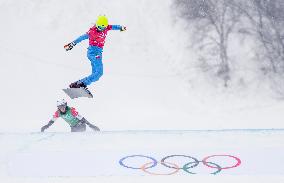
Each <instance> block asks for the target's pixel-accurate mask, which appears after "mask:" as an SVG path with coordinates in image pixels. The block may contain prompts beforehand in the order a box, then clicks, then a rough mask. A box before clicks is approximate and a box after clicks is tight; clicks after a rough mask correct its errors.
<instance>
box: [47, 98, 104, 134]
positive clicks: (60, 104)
mask: <svg viewBox="0 0 284 183" xmlns="http://www.w3.org/2000/svg"><path fill="white" fill-rule="evenodd" d="M59 117H61V118H63V119H64V120H65V121H66V122H67V123H68V124H69V125H70V127H71V132H84V131H86V125H88V126H89V127H90V128H92V129H93V130H95V131H100V129H99V128H98V127H97V126H95V125H93V124H91V123H90V122H88V121H87V120H86V119H85V118H84V117H82V116H81V115H80V114H79V113H78V112H77V111H76V109H75V108H74V107H69V106H68V105H67V102H66V101H65V100H64V99H63V100H60V101H57V111H56V112H55V114H54V115H53V118H52V119H51V120H50V121H49V122H48V124H47V125H44V126H43V127H42V128H41V132H44V130H46V129H47V128H49V127H50V126H51V125H52V124H53V123H54V122H55V121H56V120H57V119H58V118H59Z"/></svg>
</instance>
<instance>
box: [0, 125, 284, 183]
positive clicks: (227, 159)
mask: <svg viewBox="0 0 284 183" xmlns="http://www.w3.org/2000/svg"><path fill="white" fill-rule="evenodd" d="M283 139H284V130H223V131H222V130H220V131H214V130H213V131H205V130H204V131H116V132H114V131H106V132H98V133H91V132H90V133H72V134H71V133H44V134H42V133H10V134H7V133H2V134H0V146H1V147H6V148H3V149H2V150H1V153H0V172H1V174H0V177H1V178H0V180H1V179H2V180H8V181H18V180H25V179H26V180H28V181H30V182H37V181H38V180H41V181H42V180H43V181H48V180H49V181H52V180H53V179H55V180H56V182H62V181H63V182H64V181H66V182H68V180H72V181H75V180H80V181H83V182H91V181H99V182H104V181H106V182H124V181H125V180H135V182H136V181H137V182H142V181H145V180H147V181H149V182H154V181H156V178H155V177H159V179H160V180H162V181H165V182H169V181H171V180H172V177H175V179H176V180H183V181H187V180H188V181H191V180H195V179H196V180H198V181H201V180H207V181H211V182H212V181H213V182H215V181H217V180H218V182H225V181H228V179H229V180H230V181H233V182H234V181H239V180H242V179H243V180H249V179H253V178H261V177H264V178H265V179H263V180H259V181H260V182H261V181H264V180H267V179H268V178H269V179H272V180H275V182H281V181H283V174H284V169H283V168H282V165H283V163H284V158H283V153H284V147H283V144H284V142H283ZM7 144H9V146H7ZM79 144H80V145H79ZM167 156H169V157H168V158H167V159H165V162H166V165H168V166H177V167H179V168H181V167H183V166H184V165H185V164H186V163H190V164H189V165H188V169H186V170H187V171H188V172H187V171H185V170H183V169H180V170H177V169H174V168H169V167H165V166H163V165H162V164H161V163H160V161H161V160H162V159H163V158H165V157H167ZM188 156H190V157H188ZM206 157H208V158H207V159H206V160H204V161H206V162H207V163H208V164H207V166H206V165H204V164H203V163H202V162H200V163H199V164H196V162H195V159H197V161H201V160H203V159H205V158H206ZM194 158H195V159H194ZM153 159H154V160H156V161H157V165H156V166H154V164H153V163H154V160H153ZM143 165H144V168H145V169H143V168H141V167H143ZM218 165H219V166H220V169H218V168H216V167H217V166H218ZM152 166H153V167H152ZM219 170H220V171H219ZM212 173H215V174H212ZM79 178H82V179H79ZM87 178H89V180H88V179H87Z"/></svg>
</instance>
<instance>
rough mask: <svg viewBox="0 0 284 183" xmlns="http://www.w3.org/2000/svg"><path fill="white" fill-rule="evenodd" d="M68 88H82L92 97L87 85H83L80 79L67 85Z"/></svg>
mask: <svg viewBox="0 0 284 183" xmlns="http://www.w3.org/2000/svg"><path fill="white" fill-rule="evenodd" d="M69 87H70V88H84V89H85V90H86V91H87V92H88V94H89V95H91V96H92V97H93V94H92V93H91V92H90V91H89V89H88V88H87V86H86V85H85V83H83V82H81V81H76V82H74V83H71V84H70V85H69Z"/></svg>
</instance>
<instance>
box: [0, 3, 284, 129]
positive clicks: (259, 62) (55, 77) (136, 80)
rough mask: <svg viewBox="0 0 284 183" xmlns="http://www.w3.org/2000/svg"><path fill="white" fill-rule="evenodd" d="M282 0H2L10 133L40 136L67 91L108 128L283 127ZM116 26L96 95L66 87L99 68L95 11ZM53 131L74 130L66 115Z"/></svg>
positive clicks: (4, 120) (4, 94)
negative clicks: (91, 47)
mask: <svg viewBox="0 0 284 183" xmlns="http://www.w3.org/2000/svg"><path fill="white" fill-rule="evenodd" d="M283 6H284V3H283V2H282V1H280V0H249V1H245V0H231V1H226V0H218V1H217V0H206V1H205V0H204V1H203V0H166V1H162V2H161V1H153V2H152V1H151V3H149V1H148V0H141V1H139V2H133V1H131V0H123V1H122V2H118V1H115V0H110V1H108V2H105V1H103V0H96V1H91V0H83V1H67V0H62V1H55V0H51V1H33V0H22V1H15V0H12V1H5V0H1V1H0V23H1V29H0V31H1V34H0V61H1V68H0V76H1V84H2V87H1V91H0V99H1V103H2V105H1V106H0V111H1V116H2V117H1V122H0V124H1V131H12V132H14V131H39V129H40V127H41V126H42V125H44V124H45V123H47V122H48V120H49V119H50V118H51V117H52V115H53V113H54V112H55V110H56V100H58V99H62V98H65V99H66V100H67V101H68V103H69V104H70V105H71V106H73V107H75V108H77V110H78V111H79V113H81V114H82V115H83V116H85V117H86V118H87V119H88V120H89V121H91V122H94V123H95V124H96V125H97V126H99V127H100V128H101V129H103V130H132V129H138V130H153V129H154V130H155V129H158V130H160V129H164V130H184V129H224V128H283V127H284V125H283V123H282V120H283V119H284V117H283V116H282V115H281V114H282V109H283V107H284V105H283V102H282V100H283V96H284V93H283V92H284V87H283V84H284V83H283V74H282V73H283V53H284V52H283V51H284V50H283V49H284V47H283V46H284V44H283V29H282V27H283V18H284V17H283V11H282V10H283ZM100 14H106V15H107V16H108V18H109V22H110V24H120V25H124V26H126V27H127V31H125V32H119V31H111V32H109V34H108V37H107V40H106V44H105V47H104V52H103V63H104V75H103V76H102V78H100V80H99V81H98V82H97V83H95V84H93V85H91V86H90V90H91V91H92V93H94V99H85V98H81V99H76V100H70V99H69V98H68V97H67V96H66V95H65V94H64V93H63V91H62V88H66V87H68V85H69V84H70V83H71V82H73V81H76V80H78V79H80V78H83V77H84V76H86V75H88V74H89V72H90V70H91V67H90V64H89V61H88V60H87V58H86V48H87V47H88V41H85V42H82V43H81V44H78V45H76V47H75V48H74V49H73V50H72V51H70V52H66V51H65V50H64V49H63V45H64V44H66V43H69V42H71V41H73V40H74V39H76V38H77V37H78V36H80V35H82V34H84V33H85V32H87V31H88V30H89V28H90V27H91V26H93V25H94V22H95V21H96V17H97V16H98V15H100ZM50 131H69V129H68V126H67V124H65V123H64V122H63V121H62V122H60V120H58V122H56V125H53V126H52V127H51V128H50Z"/></svg>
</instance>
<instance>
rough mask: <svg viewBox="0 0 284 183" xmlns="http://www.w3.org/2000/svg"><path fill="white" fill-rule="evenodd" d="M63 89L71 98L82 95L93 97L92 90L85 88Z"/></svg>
mask: <svg viewBox="0 0 284 183" xmlns="http://www.w3.org/2000/svg"><path fill="white" fill-rule="evenodd" d="M63 91H64V92H65V93H66V94H67V95H68V96H69V97H70V98H71V99H74V98H80V97H88V98H93V95H92V93H91V92H90V91H88V90H86V89H85V88H66V89H63Z"/></svg>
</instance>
